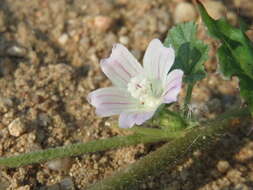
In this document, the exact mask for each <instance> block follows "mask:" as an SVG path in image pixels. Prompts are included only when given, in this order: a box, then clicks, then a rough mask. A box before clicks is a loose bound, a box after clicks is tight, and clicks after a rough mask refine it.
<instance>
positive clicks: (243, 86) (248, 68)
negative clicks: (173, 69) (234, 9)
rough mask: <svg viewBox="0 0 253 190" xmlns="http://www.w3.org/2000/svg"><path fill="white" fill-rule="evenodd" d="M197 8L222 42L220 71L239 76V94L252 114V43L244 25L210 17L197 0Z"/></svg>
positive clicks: (219, 55) (211, 33)
mask: <svg viewBox="0 0 253 190" xmlns="http://www.w3.org/2000/svg"><path fill="white" fill-rule="evenodd" d="M198 8H199V11H200V14H201V17H202V19H203V21H204V23H205V25H206V26H207V29H208V31H209V33H210V35H211V36H213V37H215V38H217V39H218V40H220V41H221V43H222V45H221V46H220V47H219V49H218V58H219V65H220V70H221V72H222V73H223V74H224V75H225V76H227V77H231V76H237V77H238V78H239V80H240V83H239V84H240V94H241V96H242V97H243V98H244V99H245V100H246V101H247V103H248V104H249V107H250V110H251V113H252V114H253V45H252V42H251V41H250V40H249V39H248V37H247V36H246V34H245V33H244V32H245V26H241V27H240V28H235V27H233V26H232V25H230V24H229V23H228V21H226V20H225V19H219V20H214V19H212V18H211V17H210V16H209V15H208V13H207V11H206V9H205V8H204V6H203V5H202V4H201V2H200V1H199V0H198Z"/></svg>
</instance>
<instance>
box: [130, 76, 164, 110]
mask: <svg viewBox="0 0 253 190" xmlns="http://www.w3.org/2000/svg"><path fill="white" fill-rule="evenodd" d="M156 83H157V82H156V81H152V80H148V79H147V78H145V77H143V76H137V77H133V78H131V79H130V82H129V83H128V85H127V90H128V92H129V93H130V94H131V96H132V97H134V98H136V99H138V100H139V101H140V104H142V105H143V106H145V107H147V108H155V107H157V106H158V105H160V104H161V98H160V96H161V93H162V92H161V90H159V89H161V88H159V86H157V84H156Z"/></svg>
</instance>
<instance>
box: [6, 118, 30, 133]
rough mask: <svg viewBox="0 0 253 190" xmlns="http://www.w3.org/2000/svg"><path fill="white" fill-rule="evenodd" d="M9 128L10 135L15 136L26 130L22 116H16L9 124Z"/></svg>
mask: <svg viewBox="0 0 253 190" xmlns="http://www.w3.org/2000/svg"><path fill="white" fill-rule="evenodd" d="M8 130H9V133H10V135H12V136H14V137H19V136H20V135H21V134H23V133H24V132H25V131H26V126H25V123H24V121H23V119H21V118H16V119H15V120H13V121H12V122H11V123H10V124H9V125H8Z"/></svg>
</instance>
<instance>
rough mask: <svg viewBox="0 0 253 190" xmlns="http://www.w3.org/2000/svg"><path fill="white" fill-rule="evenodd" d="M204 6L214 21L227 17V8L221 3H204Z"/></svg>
mask: <svg viewBox="0 0 253 190" xmlns="http://www.w3.org/2000/svg"><path fill="white" fill-rule="evenodd" d="M203 3H204V6H205V8H206V10H207V12H208V14H209V15H210V16H211V17H212V18H214V19H220V18H221V17H224V16H226V12H227V11H226V7H225V6H224V5H223V3H222V2H219V1H204V2H203Z"/></svg>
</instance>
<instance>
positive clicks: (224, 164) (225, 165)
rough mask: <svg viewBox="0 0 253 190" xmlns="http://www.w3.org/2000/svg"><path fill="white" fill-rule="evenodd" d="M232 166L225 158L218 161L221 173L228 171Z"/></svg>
mask: <svg viewBox="0 0 253 190" xmlns="http://www.w3.org/2000/svg"><path fill="white" fill-rule="evenodd" d="M229 168H230V164H229V162H228V161H225V160H221V161H219V162H218V164H217V169H218V171H219V172H221V173H225V172H227V171H228V169H229Z"/></svg>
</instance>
